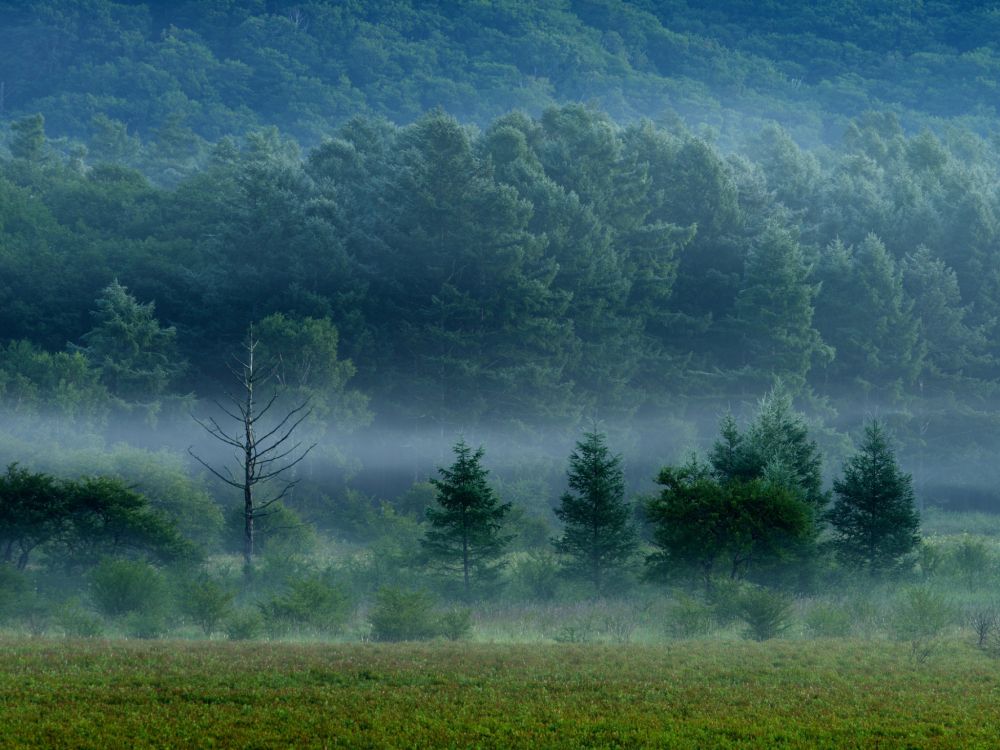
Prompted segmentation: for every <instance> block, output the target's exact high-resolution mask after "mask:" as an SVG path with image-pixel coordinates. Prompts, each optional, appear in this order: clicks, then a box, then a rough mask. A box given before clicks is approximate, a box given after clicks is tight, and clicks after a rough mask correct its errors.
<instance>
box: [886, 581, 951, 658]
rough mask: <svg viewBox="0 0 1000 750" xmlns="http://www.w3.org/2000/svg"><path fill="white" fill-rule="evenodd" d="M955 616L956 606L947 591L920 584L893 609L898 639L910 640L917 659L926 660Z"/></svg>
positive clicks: (906, 593) (893, 620)
mask: <svg viewBox="0 0 1000 750" xmlns="http://www.w3.org/2000/svg"><path fill="white" fill-rule="evenodd" d="M954 618H955V611H954V608H953V606H952V604H951V602H950V601H949V600H948V598H947V597H946V596H945V595H944V594H942V593H941V592H940V591H936V590H934V589H931V588H928V587H926V586H917V587H914V588H911V589H909V590H907V591H906V592H905V593H904V594H903V598H902V600H901V601H900V602H899V604H897V606H896V608H895V610H894V611H893V616H892V624H893V630H894V631H895V634H896V638H897V639H899V640H902V641H908V642H909V643H910V649H911V653H912V655H913V657H914V659H916V660H917V661H918V662H923V661H926V660H927V658H928V657H929V656H930V655H931V653H932V652H933V651H934V650H935V649H936V647H937V645H938V642H939V640H940V637H941V635H942V634H943V633H944V631H945V629H946V628H947V627H948V626H949V625H951V624H952V622H953V621H954Z"/></svg>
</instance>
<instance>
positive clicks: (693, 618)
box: [666, 594, 716, 638]
mask: <svg viewBox="0 0 1000 750" xmlns="http://www.w3.org/2000/svg"><path fill="white" fill-rule="evenodd" d="M715 622H716V616H715V611H714V610H713V608H712V606H711V605H709V604H706V603H705V602H703V601H701V600H699V599H696V598H694V597H693V596H688V595H687V594H677V595H676V596H675V597H674V601H673V602H671V603H670V605H669V606H668V607H667V617H666V631H667V634H668V635H670V636H673V637H674V638H696V637H697V636H700V635H705V634H707V633H710V632H711V631H712V630H713V628H714V627H715Z"/></svg>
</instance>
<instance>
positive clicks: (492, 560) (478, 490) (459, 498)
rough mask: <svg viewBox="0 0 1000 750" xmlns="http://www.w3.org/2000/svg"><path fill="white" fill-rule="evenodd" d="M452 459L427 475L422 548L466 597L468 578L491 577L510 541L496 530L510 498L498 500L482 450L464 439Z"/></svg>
mask: <svg viewBox="0 0 1000 750" xmlns="http://www.w3.org/2000/svg"><path fill="white" fill-rule="evenodd" d="M454 453H455V462H454V463H453V464H452V465H451V467H450V468H447V469H443V468H442V469H438V473H439V474H440V475H441V476H440V478H439V479H431V484H433V485H434V487H435V489H436V490H437V497H436V505H435V506H434V507H431V508H428V509H427V521H428V523H429V528H428V529H427V532H426V534H425V536H424V539H423V545H424V548H425V549H426V551H427V552H428V554H429V555H430V556H431V557H432V558H433V559H434V561H436V562H437V563H438V564H439V565H440V566H441V567H442V568H444V569H445V570H448V571H456V572H458V573H460V574H461V576H462V590H463V592H464V594H465V598H466V599H471V597H472V591H473V584H474V583H477V584H483V583H488V582H491V581H492V580H494V579H495V577H496V574H497V572H498V570H499V569H500V568H501V567H502V566H503V562H502V561H501V559H500V558H501V556H502V555H503V552H504V548H505V547H506V546H507V544H508V543H509V542H510V541H511V537H510V536H509V535H505V534H504V533H503V531H502V529H503V521H504V519H505V518H506V516H507V514H508V513H509V512H510V508H511V506H510V503H501V502H500V500H499V498H497V496H496V493H495V492H494V491H493V488H492V487H490V485H489V482H488V481H487V475H488V474H489V472H488V471H487V470H486V469H485V468H483V466H482V463H481V461H482V458H483V455H484V453H485V452H484V450H483V449H482V448H478V449H477V450H475V451H473V450H472V448H470V447H469V446H468V445H466V444H465V441H464V440H460V441H459V442H458V443H457V444H456V445H455V447H454Z"/></svg>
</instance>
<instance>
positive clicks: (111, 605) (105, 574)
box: [90, 559, 167, 617]
mask: <svg viewBox="0 0 1000 750" xmlns="http://www.w3.org/2000/svg"><path fill="white" fill-rule="evenodd" d="M90 595H91V597H92V598H93V600H94V604H95V605H96V606H97V609H98V611H100V612H101V614H103V615H105V616H107V617H123V616H125V615H129V614H132V613H146V614H148V613H152V612H154V611H163V610H164V609H165V608H166V606H167V587H166V583H165V581H164V578H163V575H162V574H161V573H160V572H159V571H158V570H157V569H156V568H154V567H153V566H151V565H150V564H148V563H145V562H142V561H140V560H118V559H106V560H103V561H102V562H100V563H99V564H98V565H97V567H95V568H94V569H93V570H92V571H91V573H90Z"/></svg>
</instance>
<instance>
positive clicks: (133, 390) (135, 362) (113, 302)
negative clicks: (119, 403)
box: [83, 279, 183, 402]
mask: <svg viewBox="0 0 1000 750" xmlns="http://www.w3.org/2000/svg"><path fill="white" fill-rule="evenodd" d="M91 315H92V317H93V319H94V327H93V328H92V329H91V330H90V331H89V332H88V333H86V334H85V335H84V337H83V340H84V342H85V344H86V346H85V347H84V348H83V352H84V354H86V356H87V358H88V359H89V360H90V361H91V362H92V363H93V364H94V365H95V366H96V367H98V368H99V369H100V371H101V379H102V380H103V381H104V384H105V385H106V386H107V387H108V390H110V391H111V393H112V394H114V395H115V396H118V397H119V398H121V399H124V400H125V401H129V402H137V401H140V400H142V399H148V398H151V397H156V396H160V395H161V394H163V393H164V392H165V391H166V389H167V387H168V386H169V385H170V381H171V380H172V379H173V378H174V377H175V376H176V375H177V374H178V373H179V372H180V371H181V370H182V369H183V364H182V363H181V362H180V361H179V357H178V356H177V353H176V348H175V347H176V345H175V337H176V331H175V330H174V328H172V327H171V328H161V327H160V324H159V322H158V321H157V320H156V315H155V311H154V305H153V303H152V302H148V303H146V304H140V303H139V302H137V301H136V299H135V297H133V296H132V295H131V294H129V292H128V289H126V288H125V287H124V286H122V285H121V284H119V283H118V280H117V279H115V280H114V281H112V282H111V283H110V284H109V285H108V286H107V287H105V288H104V290H103V291H102V292H101V296H100V297H98V298H97V309H96V310H94V311H93V312H92V313H91Z"/></svg>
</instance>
